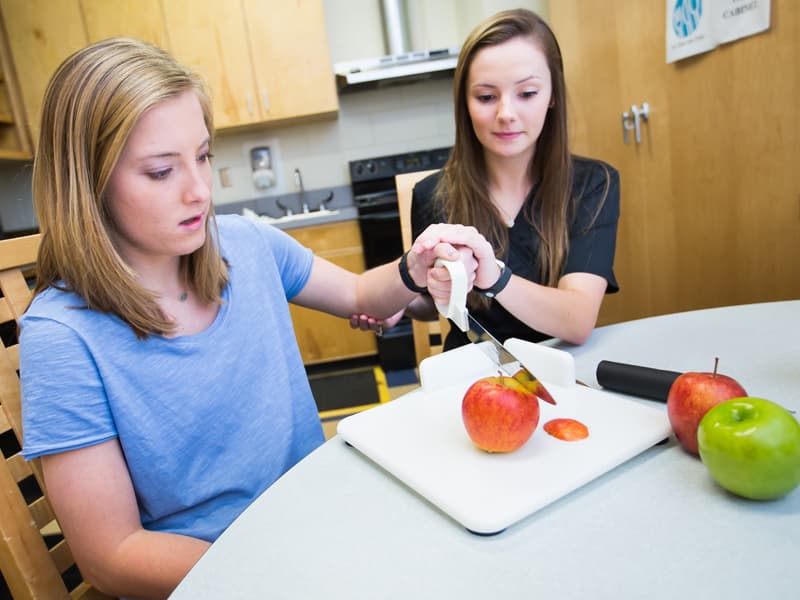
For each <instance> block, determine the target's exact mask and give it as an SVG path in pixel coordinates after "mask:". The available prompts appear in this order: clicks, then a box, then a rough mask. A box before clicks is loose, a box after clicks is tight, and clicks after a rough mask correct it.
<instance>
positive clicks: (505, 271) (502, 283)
mask: <svg viewBox="0 0 800 600" xmlns="http://www.w3.org/2000/svg"><path fill="white" fill-rule="evenodd" d="M497 266H498V267H500V277H498V278H497V281H496V282H495V284H494V285H493V286H492V287H488V288H479V287H476V288H474V289H475V291H476V292H480V293H481V294H483V295H484V296H486V297H487V298H494V297H495V296H497V294H499V293H500V292H502V291H503V289H505V287H506V285H508V282H509V280H510V279H511V269H509V268H508V267H507V266H506V265H505V263H504V262H503V261H501V260H498V261H497Z"/></svg>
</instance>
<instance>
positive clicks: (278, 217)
mask: <svg viewBox="0 0 800 600" xmlns="http://www.w3.org/2000/svg"><path fill="white" fill-rule="evenodd" d="M331 193H332V194H333V197H332V198H331V200H330V201H328V202H326V203H325V208H327V210H319V208H320V204H321V202H322V201H323V200H325V199H326V198H328V196H329V195H330V194H331ZM304 200H305V204H306V205H307V206H308V208H309V212H307V213H304V212H303V209H302V206H303V201H304ZM278 203H281V204H283V205H284V206H286V207H287V208H288V209H289V210H291V212H292V214H291V216H286V215H285V213H284V209H282V208H280V207H279V206H278ZM245 209H247V210H250V211H253V213H255V214H256V215H259V216H266V217H267V219H265V221H267V222H269V224H270V225H273V226H274V227H278V228H279V229H295V228H298V227H309V226H311V225H322V224H325V223H336V222H339V221H351V220H353V219H357V218H358V209H357V208H356V206H355V204H354V203H353V194H352V190H351V188H350V186H338V187H334V188H323V189H317V190H306V191H305V192H303V193H300V192H295V193H292V194H283V195H280V196H264V197H260V198H251V199H249V200H243V201H241V202H230V203H226V204H215V205H214V210H215V211H216V212H217V214H239V215H241V214H243V212H244V211H245Z"/></svg>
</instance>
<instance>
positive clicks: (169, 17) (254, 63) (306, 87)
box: [0, 0, 338, 142]
mask: <svg viewBox="0 0 800 600" xmlns="http://www.w3.org/2000/svg"><path fill="white" fill-rule="evenodd" d="M0 9H1V10H2V17H3V19H4V21H5V28H6V37H7V44H8V47H9V50H10V56H11V61H12V63H13V66H14V67H15V69H16V72H17V73H24V75H25V76H24V77H22V78H21V80H20V86H19V92H20V96H21V103H22V106H23V107H24V111H23V118H24V119H26V120H27V125H28V127H29V129H30V133H31V136H32V137H33V140H34V142H35V140H36V139H37V138H38V133H39V113H40V111H41V105H42V99H43V96H44V92H45V88H46V87H47V83H48V81H49V80H50V77H51V76H52V74H53V73H54V72H55V70H56V68H57V67H58V65H59V64H60V63H61V62H62V61H63V60H64V59H65V58H66V57H67V56H69V55H70V54H71V53H72V52H74V51H76V50H78V49H80V48H82V47H84V46H86V45H87V44H89V43H91V42H95V41H98V40H101V39H105V38H108V37H112V36H117V35H124V36H129V37H134V38H138V39H142V40H145V41H148V42H151V43H154V44H156V45H158V46H160V47H162V48H164V49H165V50H168V51H169V52H171V53H172V54H173V55H174V56H175V57H176V58H177V59H178V60H179V61H181V62H183V63H184V64H186V65H188V66H190V67H191V68H193V69H195V70H197V71H198V72H199V73H200V74H201V75H203V77H205V79H206V81H207V83H208V85H209V87H210V89H211V94H212V97H213V102H214V121H215V123H214V124H215V126H216V127H217V128H218V129H231V128H242V127H248V126H253V125H257V124H263V123H272V122H278V121H289V120H295V119H307V118H310V117H318V116H325V115H334V114H336V111H337V110H338V98H337V96H336V87H335V81H334V77H333V70H332V66H331V60H330V53H329V50H328V41H327V31H326V28H325V15H324V12H323V3H322V0H292V1H290V2H288V1H285V0H235V1H231V2H219V1H218V0H191V1H190V0H139V1H137V2H130V0H59V1H58V2H52V1H51V0H0Z"/></svg>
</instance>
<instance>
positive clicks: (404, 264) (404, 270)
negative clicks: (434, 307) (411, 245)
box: [397, 252, 428, 294]
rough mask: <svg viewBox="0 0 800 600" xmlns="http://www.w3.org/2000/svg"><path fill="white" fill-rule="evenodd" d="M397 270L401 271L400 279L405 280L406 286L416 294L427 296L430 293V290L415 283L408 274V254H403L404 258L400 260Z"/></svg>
mask: <svg viewBox="0 0 800 600" xmlns="http://www.w3.org/2000/svg"><path fill="white" fill-rule="evenodd" d="M397 268H398V270H399V271H400V279H402V280H403V283H404V284H405V286H406V287H407V288H408V289H410V290H411V291H412V292H416V293H418V294H425V293H426V292H427V291H428V288H426V287H420V286H418V285H417V284H416V283H414V279H413V278H412V277H411V274H410V273H409V272H408V252H406V253H405V254H403V256H402V257H401V258H400V262H399V263H398V265H397Z"/></svg>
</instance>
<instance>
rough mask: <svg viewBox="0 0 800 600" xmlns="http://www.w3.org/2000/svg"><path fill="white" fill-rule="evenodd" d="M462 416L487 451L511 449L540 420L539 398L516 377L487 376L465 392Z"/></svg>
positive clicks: (516, 446) (522, 442) (517, 444)
mask: <svg viewBox="0 0 800 600" xmlns="http://www.w3.org/2000/svg"><path fill="white" fill-rule="evenodd" d="M461 416H462V418H463V420H464V427H466V429H467V434H468V435H469V437H470V439H471V440H472V442H473V443H474V444H475V445H476V446H477V447H478V448H480V449H482V450H486V451H487V452H512V451H514V450H516V449H517V448H520V447H521V446H522V445H523V444H524V443H525V442H527V441H528V440H529V439H530V437H531V435H533V432H534V430H535V429H536V425H538V424H539V400H538V399H537V398H536V394H534V393H533V392H531V391H530V390H529V389H528V388H527V387H525V386H524V385H523V384H522V383H520V382H519V381H517V380H516V379H514V378H513V377H505V376H502V375H501V376H498V377H484V378H483V379H479V380H478V381H476V382H475V383H473V384H472V385H471V386H470V388H469V389H468V390H467V392H466V394H464V400H463V401H462V403H461Z"/></svg>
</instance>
